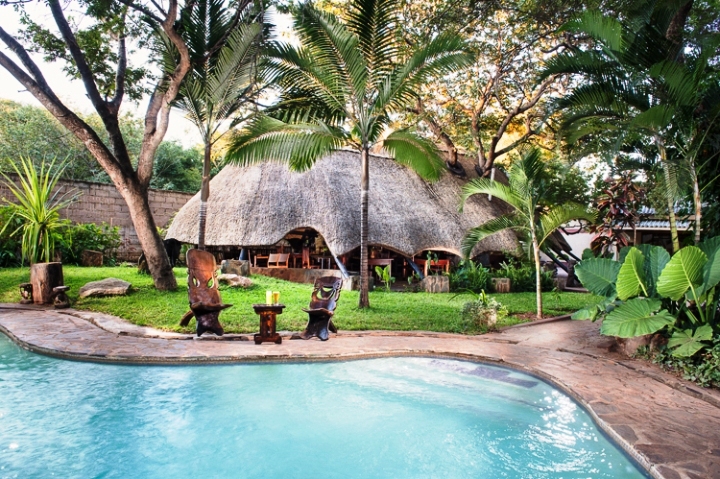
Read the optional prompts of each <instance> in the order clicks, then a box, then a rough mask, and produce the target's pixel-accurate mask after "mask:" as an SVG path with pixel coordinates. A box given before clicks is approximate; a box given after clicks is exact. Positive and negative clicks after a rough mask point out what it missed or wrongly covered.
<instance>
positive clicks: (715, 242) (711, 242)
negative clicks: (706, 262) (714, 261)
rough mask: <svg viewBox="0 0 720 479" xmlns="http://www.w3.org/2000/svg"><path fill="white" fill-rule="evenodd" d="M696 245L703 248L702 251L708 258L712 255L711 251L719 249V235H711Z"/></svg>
mask: <svg viewBox="0 0 720 479" xmlns="http://www.w3.org/2000/svg"><path fill="white" fill-rule="evenodd" d="M698 247H699V248H700V249H701V250H703V253H705V254H706V255H707V257H708V258H709V257H710V256H712V255H713V253H715V251H717V250H719V249H720V236H713V237H712V238H708V239H706V240H705V241H703V242H702V243H700V244H699V245H698Z"/></svg>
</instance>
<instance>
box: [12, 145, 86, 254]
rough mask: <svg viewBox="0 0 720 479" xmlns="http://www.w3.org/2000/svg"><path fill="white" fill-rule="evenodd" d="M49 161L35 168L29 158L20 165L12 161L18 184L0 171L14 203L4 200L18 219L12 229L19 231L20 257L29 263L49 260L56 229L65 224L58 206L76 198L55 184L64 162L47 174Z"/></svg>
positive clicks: (55, 237) (63, 206)
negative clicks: (20, 237) (20, 238)
mask: <svg viewBox="0 0 720 479" xmlns="http://www.w3.org/2000/svg"><path fill="white" fill-rule="evenodd" d="M53 165H54V163H50V164H49V165H47V167H46V165H45V164H43V165H42V166H41V167H40V171H38V170H37V168H35V165H33V163H32V160H30V159H27V158H23V159H21V160H20V168H18V166H17V165H15V164H13V168H14V169H15V173H16V174H17V176H18V181H19V185H17V184H15V182H13V181H12V180H11V179H10V177H8V176H7V175H5V174H2V176H3V178H4V180H5V181H4V183H5V186H6V187H7V188H8V189H9V190H10V192H11V193H12V195H13V196H14V197H15V201H16V202H15V203H11V202H10V201H8V200H5V201H6V202H7V203H8V205H9V206H10V207H11V209H12V214H13V217H17V218H20V219H21V221H22V223H21V225H20V226H19V227H18V228H17V230H15V232H17V231H22V246H21V249H22V257H23V261H24V260H26V259H27V261H28V263H29V264H35V263H40V262H50V261H53V259H54V257H55V242H56V239H57V237H58V230H59V229H61V228H63V227H64V226H66V225H67V224H68V221H67V220H63V219H61V218H60V210H61V209H63V208H65V207H67V206H68V205H70V203H72V202H73V201H75V199H76V198H77V195H68V193H65V194H61V188H56V186H57V183H58V180H60V175H62V172H63V170H64V169H65V165H64V164H60V166H59V167H58V168H57V169H56V170H55V172H54V173H52V174H51V171H52V169H53ZM0 174H1V173H0ZM9 224H10V222H8V225H9ZM5 227H7V225H5ZM3 229H4V228H3ZM15 232H13V234H14V233H15Z"/></svg>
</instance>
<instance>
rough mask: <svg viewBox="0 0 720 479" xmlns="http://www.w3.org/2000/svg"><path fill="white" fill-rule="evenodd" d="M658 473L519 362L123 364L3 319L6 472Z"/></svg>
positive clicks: (0, 381)
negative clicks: (64, 353)
mask: <svg viewBox="0 0 720 479" xmlns="http://www.w3.org/2000/svg"><path fill="white" fill-rule="evenodd" d="M16 477H17V478H34V477H37V478H46V477H60V478H75V477H77V478H91V477H94V478H131V477H132V478H195V479H197V478H208V477H218V478H233V477H237V478H255V477H258V478H259V477H263V478H374V477H377V478H431V477H432V478H496V477H508V478H533V479H535V478H561V477H562V478H642V477H647V476H646V475H645V474H644V473H643V472H641V471H640V470H638V469H637V468H636V467H635V466H634V465H633V463H632V462H631V461H629V460H628V458H627V457H626V456H625V455H623V454H622V453H621V452H620V451H619V450H618V449H617V448H616V447H615V446H614V445H613V444H611V443H610V442H609V441H608V440H607V439H606V438H605V437H604V436H603V435H602V434H601V433H600V432H599V430H598V429H597V427H596V426H595V425H594V423H593V422H592V420H591V419H590V417H589V416H588V415H587V414H586V413H585V412H584V411H583V410H582V408H580V407H579V406H578V405H577V404H576V403H575V402H574V401H573V400H571V399H570V398H569V397H567V396H566V395H565V394H563V393H561V392H558V391H557V390H555V389H553V388H552V387H550V386H549V385H547V384H546V383H544V382H542V381H541V380H539V379H537V378H534V377H532V376H528V375H524V374H521V373H518V372H516V371H512V370H509V369H504V368H499V367H495V366H490V365H485V364H476V363H469V362H462V361H455V360H444V359H442V360H441V359H429V358H386V359H372V360H362V361H350V362H331V363H312V364H265V365H223V366H122V365H108V364H93V363H82V362H74V361H64V360H58V359H53V358H48V357H45V356H40V355H37V354H33V353H29V352H27V351H24V350H22V349H21V348H19V347H17V346H16V345H15V344H14V343H12V342H11V341H10V340H8V339H7V338H6V337H4V336H3V335H0V478H2V479H5V478H16Z"/></svg>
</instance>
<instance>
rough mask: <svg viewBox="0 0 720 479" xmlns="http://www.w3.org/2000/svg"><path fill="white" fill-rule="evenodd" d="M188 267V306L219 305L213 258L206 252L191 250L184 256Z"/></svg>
mask: <svg viewBox="0 0 720 479" xmlns="http://www.w3.org/2000/svg"><path fill="white" fill-rule="evenodd" d="M185 261H186V262H187V267H188V298H189V299H190V304H193V303H203V304H206V305H207V304H220V303H222V301H221V300H220V292H219V291H218V283H217V272H216V265H215V257H214V256H213V255H212V254H211V253H208V252H207V251H202V250H199V249H191V250H188V252H187V253H186V255H185Z"/></svg>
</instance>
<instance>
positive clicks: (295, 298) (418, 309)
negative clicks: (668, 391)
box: [0, 266, 597, 333]
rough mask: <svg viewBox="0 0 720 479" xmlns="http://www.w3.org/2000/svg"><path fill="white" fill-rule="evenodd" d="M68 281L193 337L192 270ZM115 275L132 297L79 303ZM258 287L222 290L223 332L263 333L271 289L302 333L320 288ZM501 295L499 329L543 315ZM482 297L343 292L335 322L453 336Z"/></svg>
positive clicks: (98, 274)
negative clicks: (166, 288)
mask: <svg viewBox="0 0 720 479" xmlns="http://www.w3.org/2000/svg"><path fill="white" fill-rule="evenodd" d="M63 273H64V277H65V284H66V285H68V286H70V287H71V291H70V299H71V300H72V305H73V307H74V308H76V309H82V310H91V311H99V312H103V313H108V314H112V315H115V316H119V317H122V318H125V319H127V320H129V321H132V322H133V323H135V324H138V325H142V326H152V327H156V328H160V329H164V330H168V331H179V332H192V331H193V328H194V327H195V321H192V322H191V323H190V328H181V327H180V326H179V325H178V323H179V321H180V318H181V317H182V315H183V314H184V313H185V312H186V311H187V310H188V299H187V290H186V288H185V287H183V286H182V285H184V284H186V281H187V280H186V268H184V267H179V268H175V276H176V277H177V280H178V284H179V285H181V286H180V287H179V288H178V290H177V291H174V292H161V291H157V290H156V289H154V288H153V286H152V279H151V278H150V276H148V275H140V274H138V273H137V270H136V269H135V268H131V267H121V266H120V267H104V268H83V267H77V266H63ZM29 275H30V273H29V268H27V267H26V268H3V269H0V302H3V303H15V302H18V301H19V299H20V295H19V290H18V285H19V284H20V283H23V282H27V281H29ZM109 277H115V278H120V279H123V280H125V281H128V282H130V283H131V284H132V285H133V291H132V293H131V294H130V295H128V296H124V297H111V298H86V299H78V297H77V295H78V290H79V289H80V287H81V286H82V285H84V284H85V283H87V282H89V281H95V280H99V279H103V278H109ZM251 279H252V281H253V286H252V287H250V288H248V289H245V290H242V289H231V288H227V287H224V286H221V294H222V298H223V302H225V303H230V304H233V305H234V306H233V307H232V308H230V309H227V310H225V311H223V313H222V314H221V316H220V319H221V322H222V324H223V327H225V330H226V331H227V332H231V333H250V332H257V329H258V316H257V315H256V314H255V313H254V312H253V309H252V304H254V303H264V302H265V291H266V290H273V291H279V292H280V294H281V298H280V299H281V302H282V303H283V304H285V305H286V306H287V308H286V309H285V312H284V313H283V314H282V315H280V316H278V330H284V331H299V330H302V329H303V328H304V327H305V323H306V322H307V315H306V314H305V313H303V312H302V308H304V307H307V304H308V302H309V300H310V293H311V291H312V285H309V284H298V283H290V282H287V281H281V280H276V279H273V278H268V277H265V276H252V278H251ZM493 296H494V297H495V298H497V300H498V301H500V302H501V303H502V304H504V305H506V306H507V308H508V311H509V316H508V317H507V318H505V319H504V320H503V321H502V323H499V324H498V326H507V325H511V324H516V323H520V322H523V321H526V320H527V316H531V315H528V314H527V313H532V312H534V310H535V294H534V293H509V294H494V295H493ZM475 298H476V295H473V294H470V293H465V294H458V295H455V294H453V293H450V294H427V293H409V292H408V293H403V292H390V293H388V292H385V291H384V290H376V291H373V292H371V293H370V304H371V306H372V307H371V308H370V309H367V310H359V309H357V303H358V292H357V291H343V292H342V294H341V296H340V301H339V303H338V307H337V309H336V313H335V318H336V319H335V322H336V324H337V326H338V328H340V329H342V330H371V329H386V330H398V331H411V330H421V331H438V332H451V333H464V332H473V330H472V329H470V330H468V327H467V325H466V324H464V323H463V320H462V317H461V311H462V307H463V304H464V303H465V302H467V301H471V300H473V299H475ZM543 299H544V301H545V305H546V310H545V313H546V314H547V315H550V316H554V315H559V314H564V313H568V312H573V311H576V310H578V309H580V308H582V307H584V306H586V305H588V304H591V303H592V302H593V301H595V302H597V298H594V297H593V296H590V295H587V294H580V293H545V294H544V295H543Z"/></svg>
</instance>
